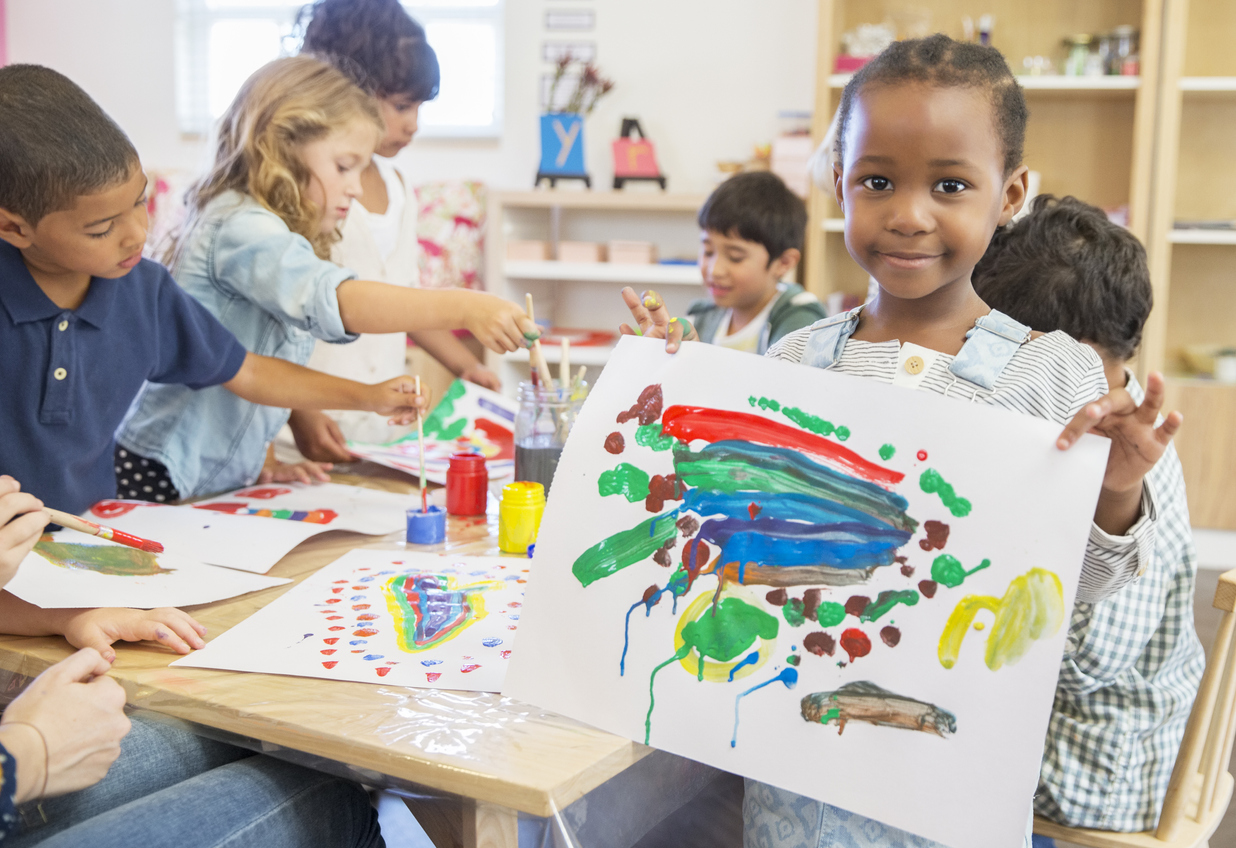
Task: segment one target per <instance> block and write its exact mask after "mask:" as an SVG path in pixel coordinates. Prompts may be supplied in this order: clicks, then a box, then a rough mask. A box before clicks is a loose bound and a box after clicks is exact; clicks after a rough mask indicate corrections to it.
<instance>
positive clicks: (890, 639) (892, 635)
mask: <svg viewBox="0 0 1236 848" xmlns="http://www.w3.org/2000/svg"><path fill="white" fill-rule="evenodd" d="M880 638H881V639H883V640H884V644H885V645H888V646H889V647H890V648H895V647H897V643H898V642H900V641H901V631H900V630H898V629H897V628H896V627H893V626H892V625H891V624H890V625H889V626H888V627H885V628H884V629H883V630H881V631H880Z"/></svg>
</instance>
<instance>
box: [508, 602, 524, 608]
mask: <svg viewBox="0 0 1236 848" xmlns="http://www.w3.org/2000/svg"><path fill="white" fill-rule="evenodd" d="M523 605H524V604H523V602H522V601H511V602H510V603H509V604H507V606H508V607H522V606H523Z"/></svg>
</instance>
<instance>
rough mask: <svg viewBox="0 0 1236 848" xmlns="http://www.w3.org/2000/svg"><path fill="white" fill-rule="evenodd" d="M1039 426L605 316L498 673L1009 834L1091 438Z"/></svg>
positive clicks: (722, 752)
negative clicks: (611, 337) (630, 332)
mask: <svg viewBox="0 0 1236 848" xmlns="http://www.w3.org/2000/svg"><path fill="white" fill-rule="evenodd" d="M653 385H659V386H660V389H661V394H662V395H663V403H655V404H654V403H653V400H654V398H653V396H652V395H653V393H651V392H649V391H648V387H650V386H653ZM641 396H642V401H643V402H641ZM673 406H679V407H683V406H685V407H698V408H705V411H702V412H701V411H698V410H693V409H690V408H686V409H684V408H679V409H674V410H671V409H670V407H673ZM654 407H655V408H654ZM708 410H716V412H710V411H708ZM641 415H642V416H643V417H642V418H641ZM624 418H629V420H626V422H625V423H622V419H624ZM641 426H646V427H647V429H642V430H641V429H639V428H640V427H641ZM663 426H664V427H666V428H667V429H670V430H672V431H673V433H677V434H678V435H680V436H682V437H683V438H684V439H686V440H689V451H690V453H689V454H681V455H677V456H676V453H677V452H678V451H681V450H684V449H687V445H686V444H681V445H678V446H675V444H674V442H675V439H673V438H668V439H664V440H663V437H662V427H663ZM1059 430H1060V427H1059V426H1058V425H1055V424H1051V423H1047V422H1044V421H1040V420H1036V419H1033V418H1030V417H1028V416H1021V415H1016V414H1013V413H1010V412H1006V411H1002V410H997V409H993V408H990V407H984V406H979V405H977V404H970V403H964V402H959V401H958V400H954V399H947V398H943V397H940V396H937V395H934V394H930V393H927V392H915V391H912V390H909V389H903V388H895V387H892V386H886V385H882V384H877V383H875V382H872V381H866V380H860V379H857V378H853V377H847V376H844V375H839V374H833V373H830V372H826V371H822V370H819V369H813V368H807V367H803V366H799V365H792V364H789V363H782V362H776V361H770V360H767V359H763V358H761V357H755V356H750V355H748V354H742V353H737V352H734V351H728V350H724V349H721V348H716V347H712V346H707V345H697V344H689V345H685V346H684V347H683V349H682V351H681V352H680V353H679V354H677V355H676V356H668V355H666V354H665V353H664V351H663V343H661V342H656V341H651V340H646V339H633V338H624V339H623V340H622V342H621V344H620V345H619V346H618V348H617V350H616V352H615V354H614V356H613V357H612V358H611V360H610V362H609V364H608V366H607V367H606V369H605V371H604V373H603V374H602V376H601V379H600V381H599V383H598V385H597V386H596V388H595V389H593V391H592V394H591V396H590V397H589V399H588V401H587V403H586V404H585V406H584V410H583V412H582V414H581V415H580V417H579V419H578V420H577V422H576V424H575V427H574V429H573V430H572V432H571V437H570V439H569V441H568V444H567V446H566V449H565V451H564V452H563V455H562V460H561V463H560V465H559V467H558V472H557V476H556V477H555V480H554V488H553V493H552V495H551V497H550V499H549V504H548V506H547V508H546V512H545V517H544V520H543V522H542V524H541V530H540V536H539V539H538V542H537V549H536V557H535V560H534V563H535V565H534V568H533V572H532V577H531V580H530V583H529V586H528V593H527V599H526V604H525V616H524V620H523V623H522V625H521V628H520V631H521V632H520V642H519V650H518V651H517V652H516V654H515V658H514V660H513V663H512V668H511V670H510V674H509V675H508V677H507V684H506V687H505V688H504V690H503V691H504V694H507V695H510V696H512V697H516V698H519V699H522V700H525V701H528V702H531V703H535V704H538V705H540V706H542V707H546V708H548V709H552V710H555V711H557V712H560V713H563V714H565V715H568V716H571V717H573V718H577V719H580V720H583V721H587V722H589V723H591V724H593V725H595V726H597V727H600V728H603V729H605V730H609V731H611V732H614V733H618V734H621V735H624V736H628V737H630V738H632V739H635V740H638V741H641V742H643V741H645V739H647V740H648V742H649V743H650V744H652V745H654V746H656V747H659V748H664V749H666V750H669V751H672V752H674V753H677V754H680V755H683V756H686V757H690V758H692V759H696V760H700V761H702V762H705V763H708V764H710V765H713V766H716V767H718V768H722V769H726V770H728V771H732V772H736V773H738V774H742V775H746V776H749V777H753V778H756V779H759V780H762V781H765V782H768V783H772V784H774V785H777V786H781V787H783V788H786V789H789V790H791V791H794V792H797V793H800V794H804V795H809V796H811V797H814V798H817V799H820V800H825V801H827V802H829V803H831V804H834V805H836V806H838V807H841V808H843V809H847V810H851V811H854V812H856V813H859V814H862V815H865V816H869V817H871V818H874V819H876V820H878V821H883V822H886V823H887V824H891V825H893V826H895V827H899V828H902V829H904V830H907V831H910V832H912V833H917V834H921V835H922V836H925V837H928V838H931V839H935V840H937V841H940V842H943V843H945V844H947V845H950V846H953V848H992V846H1019V845H1020V844H1021V839H1022V834H1023V833H1024V828H1025V823H1026V817H1027V815H1028V812H1029V809H1030V803H1031V797H1032V795H1033V793H1034V790H1035V786H1036V781H1037V776H1038V769H1039V761H1040V757H1041V753H1042V739H1043V735H1044V733H1045V731H1046V727H1047V719H1048V715H1049V713H1050V710H1051V705H1052V696H1053V691H1054V689H1055V682H1056V676H1057V670H1058V667H1059V664H1060V659H1061V653H1062V650H1063V645H1064V638H1065V634H1066V631H1067V622H1068V619H1069V611H1070V610H1071V608H1072V601H1073V596H1074V593H1075V590H1076V585H1077V580H1078V574H1079V571H1080V566H1081V561H1082V556H1083V553H1084V550H1085V545H1086V540H1087V537H1088V534H1089V530H1090V524H1091V516H1092V514H1093V512H1094V505H1095V502H1096V500H1097V497H1098V492H1099V487H1100V484H1101V480H1102V474H1103V469H1104V466H1105V461H1106V455H1107V449H1108V443H1107V441H1106V440H1103V439H1099V438H1096V437H1089V436H1088V437H1085V438H1083V439H1082V440H1081V441H1080V442H1079V443H1078V444H1077V445H1076V446H1075V447H1074V448H1073V449H1072V450H1070V451H1068V452H1067V453H1062V452H1060V451H1059V450H1057V449H1056V447H1055V445H1054V443H1055V438H1056V436H1057V435H1058V433H1059ZM615 434H617V435H615ZM787 434H788V435H787ZM726 439H729V440H730V441H725V440H726ZM808 444H809V447H804V446H803V445H808ZM776 445H780V446H781V447H780V448H778V447H776ZM791 445H798V447H790V446H791ZM657 448H660V449H659V450H658V449H657ZM623 463H625V464H626V466H628V467H626V468H623V467H621V466H622V464H623ZM804 469H805V470H804ZM674 473H677V474H678V478H677V483H678V485H679V486H680V488H678V489H675V483H674V480H671V479H666V478H667V476H668V475H670V474H674ZM654 475H661V476H662V478H663V479H661V480H659V481H658V480H657V478H656V477H655V476H654ZM902 475H904V476H902ZM862 477H867V478H868V479H869V480H875V481H877V482H875V483H871V482H863V481H862V480H861V479H859V478H862ZM827 487H832V488H831V489H829V488H827ZM650 488H651V490H652V500H653V501H654V503H651V504H649V503H647V501H646V500H645V497H644V496H645V495H648V494H649V492H650ZM602 490H604V491H608V492H611V494H608V495H604V496H603V495H602V494H601V491H602ZM830 491H831V492H832V493H833V494H832V495H831V496H826V492H830ZM726 492H732V497H729V498H728V499H727V498H726V497H725V493H726ZM778 492H780V493H778ZM790 492H797V495H792V494H787V493H790ZM897 496H900V497H902V498H904V500H903V501H900V502H898V501H897ZM659 497H664V498H665V500H664V502H663V503H656V502H655V501H656V500H658V498H659ZM675 497H679V498H681V497H685V498H686V500H685V501H684V500H676V499H675ZM683 506H685V507H686V508H685V509H683V511H681V512H677V513H676V512H675V508H676V507H683ZM830 511H831V512H830ZM658 514H659V515H662V516H664V517H663V518H661V519H660V520H654V521H650V519H653V517H654V516H655V515H658ZM875 516H880V517H879V518H877V517H875ZM907 518H908V519H911V521H908V520H907ZM929 521H930V522H935V523H932V524H928V523H927V522H929ZM645 522H647V523H645ZM675 522H681V523H679V524H677V526H675ZM637 527H639V528H640V529H639V530H638V531H633V528H637ZM945 527H947V530H945V529H944V528H945ZM624 531H631V532H627V533H626V535H619V534H622V533H623V532H624ZM614 537H616V538H614ZM687 537H690V539H688V538H687ZM607 538H610V539H611V541H609V542H603V540H606V539H607ZM700 538H705V539H706V541H705V542H704V544H706V545H707V546H708V550H707V551H706V552H705V551H704V549H703V546H702V545H699V539H700ZM709 539H711V541H708V540H709ZM662 540H666V541H667V542H669V541H672V544H671V545H670V547H668V548H666V549H663V550H661V551H659V552H657V553H656V554H655V557H656V559H659V560H660V563H658V562H657V561H656V559H654V555H653V551H654V550H655V548H656V546H657V545H658V544H660V542H661V541H662ZM594 546H595V547H594ZM688 548H691V549H692V550H694V551H695V559H694V560H692V559H691V557H690V556H687V555H686V554H685V552H686V551H687V550H688ZM603 549H604V550H603ZM605 550H608V553H605ZM719 550H720V551H722V553H723V554H724V555H723V556H718V551H719ZM625 551H634V553H632V554H630V555H629V556H628V555H627V554H626V553H624V552H625ZM894 557H899V558H904V559H895V558H894ZM714 558H715V559H716V561H717V562H716V563H712V562H710V561H711V560H713V559H714ZM631 559H633V560H634V562H632V563H631V564H629V565H626V566H625V567H621V565H622V563H623V562H626V561H629V560H631ZM684 562H687V563H689V564H690V565H691V566H692V568H694V569H695V571H696V572H697V576H695V578H694V580H693V581H692V580H691V579H690V578H691V574H690V573H689V572H688V571H687V570H686V569H684V567H683V563H684ZM718 563H719V564H722V565H724V564H725V563H732V564H731V565H729V566H728V567H726V568H725V569H724V574H725V580H724V581H722V580H720V579H719V576H718V574H717V573H716V571H714V570H713V566H714V565H716V564H718ZM864 563H866V568H858V567H856V566H860V565H863V564H864ZM795 569H798V570H795ZM933 578H934V579H933ZM589 581H590V582H589ZM928 581H930V582H928ZM585 583H587V585H586V586H585ZM688 584H690V585H689V588H688ZM884 593H889V594H884ZM967 609H969V610H970V611H971V612H974V613H975V617H974V618H973V620H972V621H971V620H970V619H969V618H968V615H967ZM1019 616H1020V617H1019ZM950 620H951V621H952V622H953V625H954V626H952V627H950V626H949V622H950ZM1033 622H1037V625H1036V626H1035V627H1032V626H1030V625H1031V623H1033ZM993 625H994V626H993ZM628 628H629V630H628ZM626 633H629V639H628V638H626V637H625V636H624V634H626ZM993 640H994V641H993ZM699 645H703V646H704V652H705V653H706V654H709V655H710V656H709V658H708V659H707V660H704V659H703V658H702V657H701V656H700V653H699V650H700V649H699V648H698V647H693V646H699ZM950 645H951V646H954V647H956V646H959V649H958V650H956V651H951V650H949V646H950ZM985 652H986V653H985ZM952 653H956V658H955V661H954V660H953V657H952V656H951V654H952ZM945 660H948V661H953V662H955V664H953V665H952V667H951V668H946V667H945V666H946V662H945ZM701 663H702V664H703V668H702V669H701ZM991 666H994V667H996V668H995V669H994V670H993V667H991ZM701 673H702V674H703V679H702V680H701V679H699V677H700V674H701ZM813 695H815V696H816V697H812V696H813ZM653 696H655V701H654V700H653ZM911 728H912V729H911Z"/></svg>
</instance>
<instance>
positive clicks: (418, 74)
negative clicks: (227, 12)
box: [296, 0, 441, 102]
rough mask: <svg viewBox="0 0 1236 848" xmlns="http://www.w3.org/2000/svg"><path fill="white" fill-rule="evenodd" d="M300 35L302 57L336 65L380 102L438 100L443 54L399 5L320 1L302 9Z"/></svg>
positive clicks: (385, 0) (378, 0)
mask: <svg viewBox="0 0 1236 848" xmlns="http://www.w3.org/2000/svg"><path fill="white" fill-rule="evenodd" d="M296 29H297V31H298V32H299V33H301V34H302V35H301V51H302V52H305V53H315V54H317V55H319V56H321V57H323V58H327V59H330V60H332V61H335V63H336V64H337V65H339V66H340V67H341V68H342V69H343V70H344V71H345V72H347V73H349V74H350V75H351V76H354V77H359V78H360V82H361V83H362V84H363V85H364V86H365V87H367V88H369V89H370V90H371V91H372V92H373V93H374V94H376V95H378V96H379V97H389V96H391V95H395V94H406V95H407V96H409V97H411V98H412V99H413V100H417V101H421V102H423V101H426V100H433V99H434V98H435V97H437V96H438V85H439V84H440V82H441V75H440V73H439V71H438V54H436V53H435V52H434V50H433V48H432V47H430V46H429V42H428V41H426V40H425V30H424V28H423V27H422V26H421V25H420V24H418V23H417V22H416V21H414V20H413V19H412V17H411V15H409V14H408V13H407V10H405V9H404V8H403V6H402V5H401V4H400V3H399V0H316V2H314V3H311V4H309V5H308V6H305V7H304V8H303V9H301V11H300V14H299V15H298V16H297V19H296ZM357 70H359V71H360V73H359V74H358V73H357Z"/></svg>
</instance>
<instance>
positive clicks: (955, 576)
mask: <svg viewBox="0 0 1236 848" xmlns="http://www.w3.org/2000/svg"><path fill="white" fill-rule="evenodd" d="M990 565H991V560H989V559H985V560H983V561H982V562H980V563H979V564H978V565H976V566H975V567H974V568H972V569H970V570H969V571H966V569H965V568H964V567H963V566H962V564H961V563H960V562H959V561H958V560H957V557H954V556H950V555H949V554H940V555H939V556H938V557H936V558H935V561H934V562H932V564H931V579H932V580H934V581H936V582H937V583H941V584H943V585H945V586H947V587H949V588H950V589H956V588H957V587H958V586H960V585H961V584H962V583H963V582H964V581H965V579H966V578H967V577H969V576H970V575H971V574H973V573H974V572H976V571H982V570H983V569H984V568H987V567H988V566H990Z"/></svg>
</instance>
